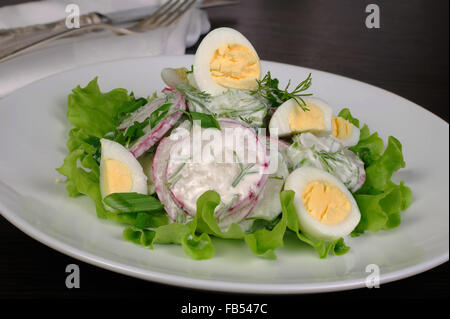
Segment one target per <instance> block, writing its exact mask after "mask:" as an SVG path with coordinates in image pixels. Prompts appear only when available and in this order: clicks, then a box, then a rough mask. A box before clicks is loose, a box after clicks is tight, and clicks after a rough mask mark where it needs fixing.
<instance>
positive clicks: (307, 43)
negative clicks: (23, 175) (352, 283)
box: [0, 0, 449, 317]
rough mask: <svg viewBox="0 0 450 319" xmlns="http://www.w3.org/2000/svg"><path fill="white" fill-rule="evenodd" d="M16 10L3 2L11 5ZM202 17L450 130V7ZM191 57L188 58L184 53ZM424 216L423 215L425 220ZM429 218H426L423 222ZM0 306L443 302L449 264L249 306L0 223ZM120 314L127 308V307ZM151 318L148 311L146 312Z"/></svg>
mask: <svg viewBox="0 0 450 319" xmlns="http://www.w3.org/2000/svg"><path fill="white" fill-rule="evenodd" d="M16 2H20V1H6V2H4V3H2V2H0V5H1V4H6V3H16ZM241 2H242V3H241V5H239V6H233V7H227V8H213V9H208V13H209V16H210V19H211V23H212V27H219V26H229V27H233V28H236V29H237V30H239V31H241V32H242V33H244V34H245V35H246V36H247V37H248V38H249V40H250V41H251V42H252V43H253V45H254V46H255V47H256V49H257V50H258V53H259V55H260V57H261V58H262V59H266V60H273V61H278V62H284V63H290V64H295V65H301V66H305V67H311V68H315V69H319V70H325V71H328V72H332V73H337V74H341V75H344V76H347V77H350V78H355V79H358V80H361V81H364V82H368V83H371V84H374V85H376V86H379V87H382V88H384V89H386V90H389V91H391V92H394V93H396V94H399V95H401V96H403V97H405V98H407V99H409V100H411V101H413V102H415V103H417V104H419V105H422V106H424V107H425V108H427V109H429V110H430V111H431V112H433V113H435V114H437V115H439V116H440V117H441V118H443V119H444V120H446V121H447V122H448V114H449V103H448V102H449V99H448V97H449V96H448V85H449V72H448V71H449V59H448V55H449V3H448V1H447V0H442V1H440V0H434V1H429V0H396V1H392V0H383V1H381V0H375V1H358V0H339V1H338V0H333V1H325V0H295V1H294V0H292V1H288V0H276V1H275V0H242V1H241ZM369 3H376V4H378V5H379V7H380V9H381V28H380V29H367V28H366V26H365V22H364V21H365V18H366V15H367V14H366V13H365V7H366V5H367V4H369ZM187 51H188V52H189V53H193V52H195V47H194V48H189V49H188V50H187ZM424 213H425V212H424ZM428 213H430V212H428ZM0 242H1V245H0V256H2V257H1V258H0V297H2V298H6V297H14V298H37V297H38V298H78V297H80V298H89V297H97V298H106V297H116V298H146V299H148V305H149V307H157V305H158V304H162V303H164V302H166V303H167V302H170V304H171V305H172V306H171V307H170V308H169V309H168V311H169V312H168V313H167V314H168V315H169V317H171V316H170V315H171V314H172V315H173V316H174V315H177V314H179V311H180V307H181V305H184V304H187V303H188V302H191V303H197V304H208V303H212V304H218V303H219V302H220V303H225V302H227V303H232V302H241V303H242V302H259V303H262V302H264V303H268V304H269V309H270V311H271V313H272V315H274V314H275V313H276V311H277V310H279V309H281V308H282V307H284V306H283V305H287V304H290V303H292V302H297V301H298V300H299V299H305V298H306V299H310V300H320V299H323V298H327V299H341V298H344V299H350V298H351V299H353V298H370V299H372V298H383V297H392V298H410V297H418V298H420V297H425V298H426V297H445V298H448V294H449V290H448V287H449V286H448V282H449V276H448V273H449V272H448V270H449V268H448V263H446V264H443V265H441V266H439V267H436V268H434V269H432V270H429V271H427V272H425V273H423V274H420V275H417V276H414V277H411V278H408V279H404V280H401V281H398V282H394V283H389V284H384V285H382V286H381V288H380V289H358V290H352V291H346V292H339V293H329V294H322V295H308V296H301V297H299V296H248V295H238V294H219V293H212V292H202V291H196V290H190V289H180V288H175V287H169V286H165V285H160V284H155V283H150V282H145V281H141V280H138V279H134V278H130V277H126V276H123V275H119V274H116V273H112V272H109V271H106V270H103V269H100V268H97V267H94V266H91V265H88V264H85V263H82V262H80V261H78V260H75V259H72V258H70V257H67V256H65V255H63V254H60V253H58V252H56V251H54V250H52V249H50V248H48V247H46V246H44V245H42V244H40V243H39V242H37V241H35V240H33V239H31V238H29V237H28V236H26V235H25V234H23V233H22V232H20V231H19V230H17V229H16V228H15V227H13V226H12V225H11V224H9V223H8V222H7V221H6V220H4V219H3V218H1V221H0ZM70 263H76V264H78V265H79V266H80V269H81V288H80V289H72V290H68V289H67V288H66V287H65V284H64V282H65V277H66V273H65V267H66V265H67V264H70ZM122 305H124V306H126V305H128V306H132V305H131V304H125V303H123V304H122ZM149 309H150V308H149Z"/></svg>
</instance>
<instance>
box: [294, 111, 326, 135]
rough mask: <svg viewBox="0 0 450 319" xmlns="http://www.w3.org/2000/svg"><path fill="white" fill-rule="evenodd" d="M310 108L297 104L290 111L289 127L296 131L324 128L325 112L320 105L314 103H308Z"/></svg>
mask: <svg viewBox="0 0 450 319" xmlns="http://www.w3.org/2000/svg"><path fill="white" fill-rule="evenodd" d="M307 108H308V110H309V111H308V110H306V111H305V110H303V109H302V108H301V107H300V106H299V105H295V107H293V108H292V110H291V111H290V113H289V118H288V120H289V128H290V129H291V131H294V132H303V131H313V130H324V129H325V123H324V113H323V111H322V109H321V108H320V107H318V106H317V105H314V104H308V105H307Z"/></svg>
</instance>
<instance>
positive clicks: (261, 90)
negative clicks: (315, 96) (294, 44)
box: [250, 72, 312, 111]
mask: <svg viewBox="0 0 450 319" xmlns="http://www.w3.org/2000/svg"><path fill="white" fill-rule="evenodd" d="M257 82H258V88H257V89H256V90H253V91H251V92H250V93H251V94H259V95H260V96H261V97H263V98H265V99H266V100H268V101H269V102H270V106H272V107H278V106H280V105H281V104H282V103H283V102H285V101H287V100H290V99H294V100H295V101H296V102H297V104H298V105H299V106H300V107H301V108H302V109H303V110H304V111H309V109H308V108H307V107H306V103H305V101H304V100H303V99H302V97H304V96H311V95H312V94H311V93H303V92H304V91H306V90H307V89H309V87H310V86H311V73H310V74H309V75H308V77H307V78H306V79H305V80H303V81H302V82H300V83H299V84H298V85H297V86H296V87H295V88H294V90H293V91H291V92H289V86H290V85H291V80H289V82H288V84H287V85H286V88H285V89H284V90H281V89H279V88H278V85H279V81H278V79H276V78H272V75H271V74H270V72H267V74H266V75H265V76H264V78H263V79H262V80H260V81H259V80H257Z"/></svg>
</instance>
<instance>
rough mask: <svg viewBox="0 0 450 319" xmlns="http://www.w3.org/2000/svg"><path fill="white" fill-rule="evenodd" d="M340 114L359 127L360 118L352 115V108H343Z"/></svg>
mask: <svg viewBox="0 0 450 319" xmlns="http://www.w3.org/2000/svg"><path fill="white" fill-rule="evenodd" d="M338 116H339V117H342V118H343V119H346V120H347V121H349V122H350V123H352V124H353V125H355V126H356V127H357V128H359V120H358V119H356V118H354V117H353V116H352V113H350V110H349V109H348V108H345V109H342V110H341V111H340V112H339V114H338Z"/></svg>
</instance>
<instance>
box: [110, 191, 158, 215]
mask: <svg viewBox="0 0 450 319" xmlns="http://www.w3.org/2000/svg"><path fill="white" fill-rule="evenodd" d="M103 201H104V202H105V204H106V205H108V206H110V207H112V208H114V209H115V210H117V211H118V212H120V213H137V212H158V211H161V210H162V209H163V207H164V205H163V204H161V202H160V201H159V200H158V199H156V198H155V197H153V196H149V195H144V194H138V193H113V194H110V195H108V196H106V197H105V198H104V199H103Z"/></svg>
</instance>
